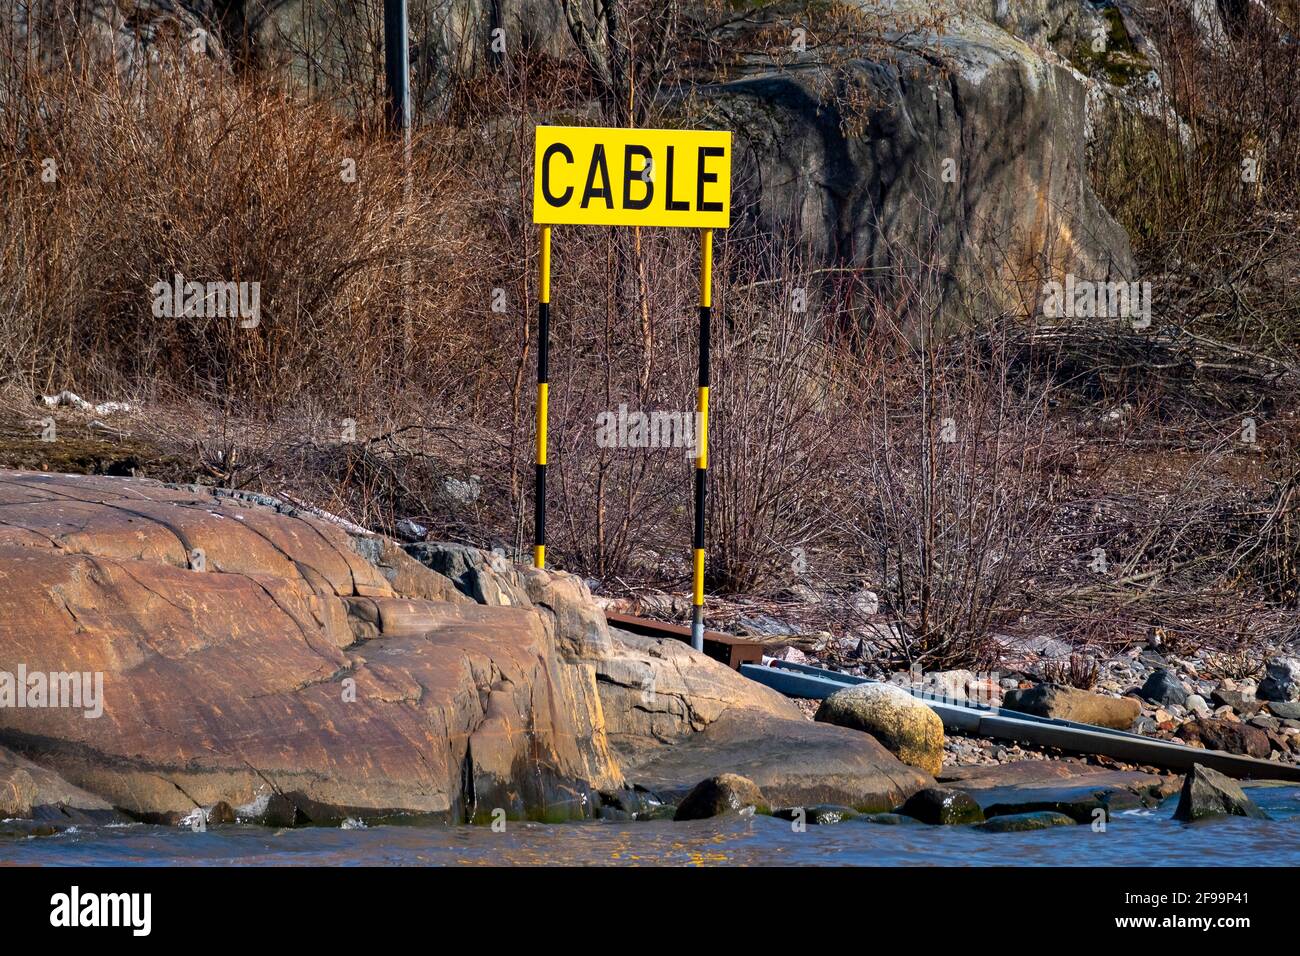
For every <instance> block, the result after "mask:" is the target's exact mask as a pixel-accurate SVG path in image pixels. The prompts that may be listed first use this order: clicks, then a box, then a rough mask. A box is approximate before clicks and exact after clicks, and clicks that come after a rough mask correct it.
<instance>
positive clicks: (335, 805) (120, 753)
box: [0, 472, 622, 822]
mask: <svg viewBox="0 0 1300 956" xmlns="http://www.w3.org/2000/svg"><path fill="white" fill-rule="evenodd" d="M200 568H201V569H202V570H200ZM543 590H544V589H543ZM439 598H440V599H439ZM20 666H22V667H25V669H26V670H27V671H28V672H29V673H30V672H85V673H92V674H94V673H98V674H102V675H103V713H102V716H98V717H93V718H88V717H86V716H84V714H83V713H82V712H81V711H78V710H74V709H70V708H66V707H40V708H13V707H5V708H0V744H4V745H5V746H7V747H9V748H11V749H12V750H14V751H16V752H18V753H20V754H21V755H22V756H23V757H24V758H26V759H28V760H31V761H33V762H34V763H36V764H38V765H39V766H41V767H44V768H48V769H49V770H51V771H53V772H56V773H57V774H59V775H60V776H61V777H62V778H64V779H65V780H66V781H68V783H70V784H71V785H73V786H75V787H78V788H81V789H84V790H86V791H89V792H90V793H92V794H95V795H97V796H99V797H101V798H102V799H103V800H104V801H106V802H107V803H109V804H111V805H112V806H115V807H119V808H121V809H123V810H125V811H127V812H129V813H130V814H132V815H134V816H137V817H140V818H144V819H153V818H159V817H161V818H168V817H170V816H172V815H176V814H185V813H188V812H190V811H192V810H193V809H194V808H195V807H198V806H203V807H207V806H211V805H213V804H215V803H217V802H221V801H224V802H226V803H229V804H230V805H232V806H233V807H235V808H237V809H241V808H242V812H243V813H244V814H246V815H249V816H251V817H253V818H265V817H268V816H270V817H274V818H275V819H276V820H277V821H281V822H290V821H297V822H304V821H311V822H326V821H333V820H338V819H341V818H343V817H345V816H360V817H363V818H369V819H376V818H385V817H390V816H416V817H427V818H430V819H444V820H459V819H464V818H467V817H471V816H474V815H482V814H488V813H491V811H493V810H495V809H497V808H501V809H504V810H505V811H506V812H507V813H508V814H510V815H516V816H521V815H529V816H535V817H544V818H559V817H572V816H581V815H585V814H586V813H587V812H589V807H590V803H591V801H590V790H591V789H593V788H609V787H616V786H619V785H621V783H622V778H621V775H620V773H619V771H618V767H617V765H616V763H615V761H614V759H613V756H612V754H611V752H610V751H609V748H608V747H607V745H606V740H605V736H604V720H603V716H602V713H601V706H600V697H599V695H598V694H597V692H596V685H595V676H594V670H593V668H592V666H591V665H590V664H587V663H582V662H576V661H573V660H570V659H569V658H567V657H565V656H564V655H563V654H562V653H561V652H560V650H559V647H558V643H557V638H556V627H555V620H554V615H552V614H547V613H546V612H545V611H544V610H543V609H540V608H538V607H534V606H532V605H531V603H528V602H527V598H526V597H525V598H524V599H523V601H521V602H520V603H519V604H518V605H511V606H504V605H502V606H495V607H487V606H482V605H478V604H475V603H472V602H471V601H470V600H468V599H467V598H464V597H463V596H462V595H460V594H459V592H458V591H457V590H456V588H455V586H454V585H453V584H452V583H451V582H450V581H449V580H447V579H446V578H445V577H443V576H441V575H439V574H437V573H435V572H434V571H431V570H429V569H427V568H425V567H423V566H422V565H421V564H420V563H419V562H417V561H415V560H413V559H411V558H409V557H408V556H406V555H405V554H404V553H403V552H402V551H401V550H400V549H397V548H395V547H394V546H392V544H391V542H386V541H384V540H383V539H377V538H357V537H354V536H353V535H351V534H349V533H348V532H347V531H345V530H344V529H342V528H341V527H339V526H338V525H335V524H333V523H331V522H328V521H324V520H319V519H317V518H314V517H312V516H309V515H303V514H297V513H291V512H288V511H285V510H284V509H276V508H268V507H264V506H261V505H258V504H254V503H252V502H250V501H246V500H239V499H236V498H232V497H228V496H227V497H221V496H215V495H214V494H213V493H212V492H210V491H208V490H206V489H197V488H195V489H187V488H172V487H167V486H163V485H161V484H158V483H156V482H151V481H144V480H135V479H120V478H104V477H76V476H61V475H40V474H33V473H22V472H0V671H7V672H10V673H14V672H16V671H17V670H18V668H19V667H20Z"/></svg>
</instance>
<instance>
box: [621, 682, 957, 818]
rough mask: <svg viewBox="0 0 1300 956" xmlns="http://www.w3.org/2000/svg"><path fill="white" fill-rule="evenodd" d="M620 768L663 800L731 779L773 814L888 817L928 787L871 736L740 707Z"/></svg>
mask: <svg viewBox="0 0 1300 956" xmlns="http://www.w3.org/2000/svg"><path fill="white" fill-rule="evenodd" d="M626 769H627V776H628V779H629V780H631V781H634V782H636V783H638V784H641V785H642V786H645V787H648V788H649V789H651V790H654V791H656V792H660V793H664V794H667V795H673V794H678V793H680V792H682V791H684V790H687V789H689V788H690V787H691V786H693V785H694V784H696V783H698V782H699V781H701V780H703V779H705V778H707V777H713V776H716V775H717V774H721V773H735V774H739V775H740V776H742V777H748V778H749V779H750V780H752V781H754V783H756V784H758V786H759V788H760V789H761V790H762V791H763V795H764V796H765V797H766V798H767V800H768V802H769V803H771V805H772V806H774V807H782V806H787V807H788V806H812V805H815V804H839V805H843V806H850V807H853V808H855V809H858V810H863V811H866V812H882V811H887V810H892V809H893V808H894V807H897V806H898V805H899V804H901V803H902V802H903V801H904V800H906V799H907V798H908V797H909V796H911V795H912V794H913V793H915V792H916V791H917V790H920V789H921V788H923V787H926V786H930V785H932V784H933V782H934V781H933V780H932V778H931V777H930V776H929V775H928V774H926V773H924V772H922V771H920V770H917V769H916V768H914V767H909V766H907V765H906V764H904V763H902V762H901V761H899V760H898V758H896V757H895V756H894V755H893V754H891V753H890V752H889V751H888V750H886V749H885V748H884V747H883V746H881V745H880V743H878V742H877V741H876V739H875V738H874V737H872V736H871V735H870V734H864V733H861V732H860V731H856V730H849V729H847V728H844V727H836V726H833V725H830V724H818V723H813V722H812V721H809V720H807V719H805V718H803V717H794V718H790V717H781V716H777V715H774V714H771V713H767V712H764V711H756V710H747V709H745V708H739V707H737V708H730V709H728V710H726V711H725V712H724V713H723V714H721V715H720V716H719V717H718V718H717V719H716V720H714V721H713V722H712V723H710V724H709V726H708V728H707V729H705V730H704V731H702V732H700V733H698V734H695V735H694V736H692V737H690V738H689V739H687V740H685V741H683V742H681V743H679V744H677V745H676V746H674V747H669V748H664V749H663V750H661V751H660V752H659V753H658V754H657V755H656V756H653V757H651V758H650V759H648V760H645V761H644V762H642V763H641V764H639V765H636V766H629V767H627V768H626Z"/></svg>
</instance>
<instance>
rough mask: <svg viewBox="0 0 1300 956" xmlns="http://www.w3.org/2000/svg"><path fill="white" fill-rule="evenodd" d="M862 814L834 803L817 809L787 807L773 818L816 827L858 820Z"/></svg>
mask: <svg viewBox="0 0 1300 956" xmlns="http://www.w3.org/2000/svg"><path fill="white" fill-rule="evenodd" d="M860 815H861V814H859V813H858V811H856V810H854V809H853V808H852V807H841V806H837V805H835V804H833V803H825V804H819V805H817V806H815V807H785V808H783V809H780V810H777V811H775V812H773V814H772V816H774V817H777V818H778V819H781V820H790V821H792V822H793V821H796V820H802V821H803V822H804V823H807V824H811V825H815V826H827V825H829V824H833V823H843V822H844V821H845V820H853V819H856V818H857V817H858V816H860Z"/></svg>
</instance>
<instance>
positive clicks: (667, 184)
mask: <svg viewBox="0 0 1300 956" xmlns="http://www.w3.org/2000/svg"><path fill="white" fill-rule="evenodd" d="M534 157H535V159H536V168H535V170H534V172H533V222H535V223H539V224H541V225H547V226H561V225H580V226H681V227H686V228H691V229H726V228H727V227H728V226H729V225H731V133H730V132H726V131H717V130H679V129H614V128H608V127H578V126H539V127H537V140H536V145H535V148H534Z"/></svg>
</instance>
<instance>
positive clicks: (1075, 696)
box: [1002, 684, 1142, 730]
mask: <svg viewBox="0 0 1300 956" xmlns="http://www.w3.org/2000/svg"><path fill="white" fill-rule="evenodd" d="M1002 706H1003V708H1004V709H1006V710H1015V711H1019V712H1020V713H1022V714H1034V715H1035V716H1038V717H1057V718H1060V719H1062V720H1073V721H1075V722H1077V723H1081V724H1095V725H1097V726H1098V727H1111V728H1113V729H1115V730H1128V729H1129V728H1130V727H1131V726H1133V721H1134V720H1135V719H1136V718H1137V716H1138V714H1139V713H1141V710H1142V707H1141V705H1140V704H1138V702H1137V701H1136V700H1134V699H1133V698H1132V697H1106V696H1105V695H1103V694H1093V693H1090V692H1088V691H1086V690H1079V689H1078V688H1076V687H1068V686H1066V685H1064V684H1038V685H1036V686H1034V687H1030V688H1029V689H1027V690H1013V691H1008V692H1007V694H1006V695H1005V696H1004V697H1003V698H1002Z"/></svg>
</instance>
